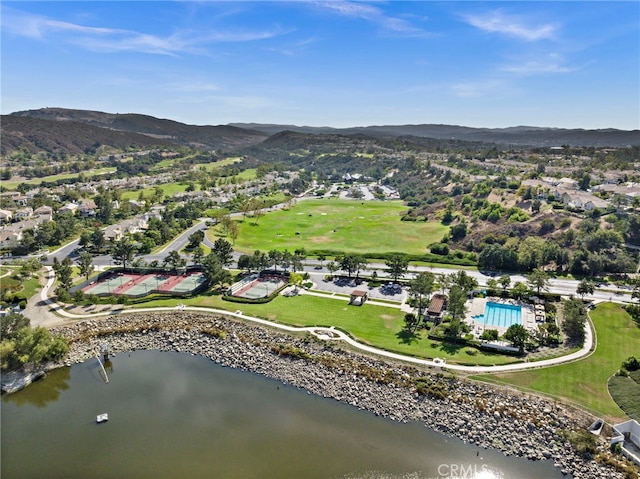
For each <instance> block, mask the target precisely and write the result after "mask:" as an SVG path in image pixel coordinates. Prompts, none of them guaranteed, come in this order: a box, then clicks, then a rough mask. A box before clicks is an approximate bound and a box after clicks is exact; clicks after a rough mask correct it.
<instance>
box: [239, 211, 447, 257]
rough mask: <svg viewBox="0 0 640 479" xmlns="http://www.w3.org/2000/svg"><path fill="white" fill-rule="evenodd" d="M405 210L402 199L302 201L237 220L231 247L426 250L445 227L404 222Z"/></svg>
mask: <svg viewBox="0 0 640 479" xmlns="http://www.w3.org/2000/svg"><path fill="white" fill-rule="evenodd" d="M406 211H407V207H406V205H404V204H403V203H402V202H401V201H365V202H362V201H357V200H340V199H310V200H305V201H300V202H298V204H296V205H295V206H293V207H292V208H291V209H289V210H279V211H274V212H270V213H267V214H266V215H265V216H263V217H262V218H260V219H259V220H258V221H257V224H256V221H255V220H254V219H253V218H247V219H246V220H244V221H240V222H239V227H240V228H239V235H238V238H237V239H236V242H235V245H234V249H235V250H237V251H240V252H245V253H252V252H253V251H255V250H256V249H260V250H263V251H268V250H271V249H279V250H284V249H289V250H291V251H293V250H295V249H297V248H305V249H306V250H307V251H308V252H311V251H314V250H325V251H327V250H328V251H343V252H348V253H359V254H365V255H372V254H376V253H389V252H396V251H397V252H403V253H409V254H424V253H427V252H428V250H427V246H428V245H429V244H430V243H433V242H437V241H440V240H441V239H442V237H443V236H444V234H445V233H446V232H447V231H448V230H449V227H448V226H444V225H442V224H441V223H437V222H409V221H407V222H403V221H401V217H402V215H403V214H404V213H405V212H406Z"/></svg>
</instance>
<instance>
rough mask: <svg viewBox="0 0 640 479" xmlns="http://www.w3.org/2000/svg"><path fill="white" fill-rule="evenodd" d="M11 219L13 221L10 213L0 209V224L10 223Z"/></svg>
mask: <svg viewBox="0 0 640 479" xmlns="http://www.w3.org/2000/svg"><path fill="white" fill-rule="evenodd" d="M12 219H13V212H12V211H9V210H2V209H0V224H3V223H11V220H12Z"/></svg>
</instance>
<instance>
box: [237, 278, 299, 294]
mask: <svg viewBox="0 0 640 479" xmlns="http://www.w3.org/2000/svg"><path fill="white" fill-rule="evenodd" d="M285 284H287V282H286V280H285V279H284V278H282V277H281V276H262V277H259V278H255V279H253V280H252V281H250V282H248V283H247V282H241V283H236V284H235V285H233V286H232V287H231V291H232V295H233V296H237V297H240V298H249V299H258V298H266V297H268V296H269V295H271V294H273V293H274V292H275V291H277V290H278V289H280V288H282V287H283V286H284V285H285Z"/></svg>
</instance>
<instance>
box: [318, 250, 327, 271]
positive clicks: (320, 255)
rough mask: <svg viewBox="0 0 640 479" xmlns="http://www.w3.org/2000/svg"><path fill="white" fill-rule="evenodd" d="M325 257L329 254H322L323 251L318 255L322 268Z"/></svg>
mask: <svg viewBox="0 0 640 479" xmlns="http://www.w3.org/2000/svg"><path fill="white" fill-rule="evenodd" d="M325 259H327V256H326V255H324V254H322V253H320V254H319V255H318V261H320V268H322V263H323V262H324V260H325Z"/></svg>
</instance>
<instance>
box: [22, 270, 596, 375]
mask: <svg viewBox="0 0 640 479" xmlns="http://www.w3.org/2000/svg"><path fill="white" fill-rule="evenodd" d="M46 269H47V274H48V279H47V284H46V285H45V286H44V287H43V288H42V291H40V301H38V302H37V304H36V305H32V307H33V306H35V307H36V308H37V311H35V310H32V311H31V312H32V313H35V314H31V316H30V317H31V318H36V319H35V320H33V323H34V324H33V325H34V326H47V327H52V326H57V325H62V324H65V323H66V322H68V321H69V320H78V319H89V318H97V317H102V316H112V315H114V314H121V313H124V312H127V313H137V312H151V311H176V309H177V310H178V311H184V310H187V311H198V312H207V313H216V314H222V315H230V316H234V317H237V318H240V319H243V320H246V321H252V322H254V323H259V324H263V325H266V326H269V327H272V328H278V329H282V330H284V331H289V332H309V333H311V334H313V335H314V336H316V337H318V338H320V339H323V340H329V341H344V342H346V343H348V344H350V345H351V346H353V347H354V348H357V349H360V350H362V351H366V352H368V353H371V354H375V355H378V356H382V357H387V358H390V359H395V360H399V361H405V362H409V363H413V364H419V365H422V366H431V367H439V368H444V369H450V370H454V371H463V372H468V373H492V372H493V373H494V372H503V371H521V370H525V369H534V368H541V367H546V366H553V365H557V364H562V363H567V362H570V361H575V360H577V359H581V358H584V357H585V356H588V355H589V354H591V349H592V347H593V346H594V336H593V331H592V329H591V325H590V323H588V327H587V328H586V329H585V341H584V345H583V346H582V348H581V349H580V350H579V351H576V352H574V353H572V354H568V355H566V356H561V357H557V358H551V359H545V360H542V361H535V362H524V363H516V364H505V365H500V366H463V365H459V364H447V363H446V362H445V361H444V360H443V359H437V358H436V359H433V360H431V359H420V358H415V357H411V356H405V355H402V354H397V353H393V352H390V351H385V350H382V349H378V348H374V347H372V346H367V345H365V344H362V343H359V342H358V341H356V340H354V339H353V338H351V337H350V336H348V335H347V334H345V333H343V332H342V331H339V330H337V329H335V328H334V327H331V328H318V327H296V326H288V325H285V324H278V323H274V322H271V321H267V320H265V319H261V318H256V317H253V316H247V315H245V314H243V313H242V311H240V310H238V311H235V312H229V311H226V310H223V309H216V308H205V307H200V306H185V305H182V304H181V305H179V306H178V307H177V308H171V307H156V308H135V309H134V308H128V309H125V307H124V306H122V305H118V306H117V309H108V310H106V311H100V312H96V313H85V314H73V313H69V312H68V311H65V310H64V307H63V306H62V305H60V304H58V303H57V302H56V301H54V300H53V299H51V298H49V297H48V292H49V290H50V288H51V286H52V285H53V282H54V281H55V274H54V272H53V268H51V267H50V266H47V267H46ZM305 294H313V295H316V296H322V297H329V298H331V297H333V298H334V299H346V298H343V297H340V296H332V295H331V294H323V293H317V292H309V291H306V292H305ZM34 298H36V299H37V295H36V296H34ZM370 303H371V304H373V302H370ZM379 304H381V305H383V306H392V307H393V305H390V304H388V303H379ZM397 307H402V305H399V306H397Z"/></svg>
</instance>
